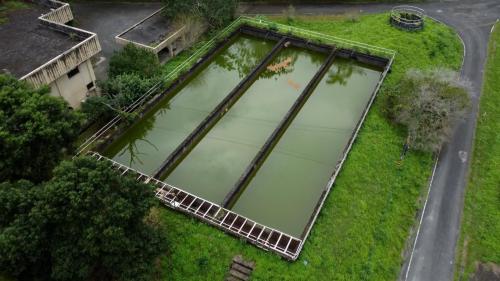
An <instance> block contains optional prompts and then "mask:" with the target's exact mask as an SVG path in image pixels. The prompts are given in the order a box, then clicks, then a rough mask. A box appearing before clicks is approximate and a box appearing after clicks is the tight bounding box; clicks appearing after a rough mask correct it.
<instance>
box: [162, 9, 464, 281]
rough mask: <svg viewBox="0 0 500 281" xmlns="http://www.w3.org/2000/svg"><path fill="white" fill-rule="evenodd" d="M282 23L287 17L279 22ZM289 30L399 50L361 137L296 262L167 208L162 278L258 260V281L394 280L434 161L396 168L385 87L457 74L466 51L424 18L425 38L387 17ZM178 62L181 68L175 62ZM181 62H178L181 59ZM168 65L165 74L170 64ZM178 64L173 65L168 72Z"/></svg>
mask: <svg viewBox="0 0 500 281" xmlns="http://www.w3.org/2000/svg"><path fill="white" fill-rule="evenodd" d="M277 20H279V21H281V22H284V20H283V19H279V18H278V19H277ZM293 25H295V26H298V27H302V28H306V29H310V30H315V31H319V32H323V33H326V34H331V35H335V36H339V37H343V38H346V39H352V40H357V41H361V42H365V43H369V44H374V45H378V46H382V47H386V48H391V49H394V50H396V51H397V52H398V55H397V57H396V60H395V63H394V65H393V68H392V73H391V74H390V75H389V76H388V77H387V79H386V81H385V83H384V86H383V88H382V91H381V92H380V93H379V98H378V99H377V100H376V101H375V103H374V105H373V107H372V109H371V110H370V112H369V114H368V116H367V119H366V120H365V123H364V125H363V128H362V129H361V131H360V134H359V136H358V138H357V140H356V142H355V144H354V146H353V148H352V150H351V152H350V154H349V157H348V159H347V161H346V162H345V164H344V167H343V168H342V171H341V173H340V175H339V176H338V178H337V181H336V186H335V188H334V189H333V190H332V192H331V193H330V195H329V197H328V198H327V200H326V203H325V205H324V206H323V209H322V211H321V214H320V215H319V217H318V220H317V221H316V224H315V226H314V227H313V229H312V233H311V235H310V237H309V239H308V240H307V242H306V244H305V246H304V249H303V251H302V253H301V255H300V257H299V259H298V260H297V261H296V262H293V263H290V262H286V261H284V260H282V259H280V258H279V257H278V256H277V255H275V254H272V253H266V252H264V251H262V250H259V249H257V248H256V247H254V246H251V245H249V244H247V243H246V242H244V241H240V240H238V239H236V238H234V237H231V236H229V235H227V234H224V233H223V232H222V231H220V230H217V229H215V228H214V227H210V226H208V225H205V224H204V223H202V222H200V221H198V220H196V219H193V218H189V217H187V216H185V215H183V214H179V213H177V212H175V211H172V210H170V209H166V208H165V209H163V212H162V217H163V219H164V220H165V223H166V224H167V227H168V230H169V234H168V237H166V239H167V240H168V241H169V243H170V249H169V251H168V256H167V257H165V258H164V260H163V261H162V265H161V266H162V270H163V271H164V276H162V277H161V278H159V279H163V280H222V279H223V277H224V275H225V274H226V272H227V270H228V266H229V264H230V261H231V259H232V257H233V256H234V255H236V254H243V255H244V257H245V258H247V259H252V260H255V261H256V269H255V271H254V273H253V275H252V276H253V277H252V280H395V279H396V278H397V275H398V272H399V270H400V264H401V262H402V256H401V253H402V251H403V249H404V246H405V241H406V239H407V238H408V235H409V230H410V228H411V226H412V224H413V223H414V220H415V214H416V211H417V209H418V208H419V206H420V202H419V196H420V195H421V194H423V192H424V191H426V187H427V183H428V178H429V176H430V173H431V167H432V164H433V159H432V155H430V154H424V153H415V152H412V153H410V154H409V155H408V156H407V158H406V159H405V160H404V163H403V165H402V166H400V167H398V166H397V165H396V160H397V159H398V157H399V153H400V150H401V146H402V143H403V142H404V139H405V132H404V131H403V130H402V129H401V128H396V127H394V126H392V125H391V124H390V123H389V122H388V121H387V120H386V119H385V118H384V116H383V113H382V110H383V102H382V100H383V96H384V89H385V88H387V86H390V85H394V84H396V83H398V81H399V80H400V78H401V77H402V75H403V74H404V73H405V71H406V70H407V69H409V68H421V69H425V68H431V67H434V66H443V67H450V68H452V69H456V70H458V69H459V67H460V65H461V60H462V45H461V43H460V41H459V39H458V37H457V36H456V34H455V33H454V32H453V31H452V30H450V29H449V28H448V27H446V26H444V25H441V24H438V23H435V22H432V21H431V20H428V24H427V25H426V28H425V30H424V31H422V32H417V33H408V32H404V31H400V30H397V29H394V28H392V27H391V26H390V25H389V24H388V15H387V14H381V15H368V16H362V17H360V18H359V19H355V20H353V19H352V18H351V19H349V20H346V19H343V18H342V17H311V18H298V19H296V20H295V21H294V22H293ZM171 63H172V64H173V63H176V62H175V61H172V62H171ZM177 63H178V62H177ZM165 67H169V66H168V65H167V66H165ZM170 67H172V65H171V66H170Z"/></svg>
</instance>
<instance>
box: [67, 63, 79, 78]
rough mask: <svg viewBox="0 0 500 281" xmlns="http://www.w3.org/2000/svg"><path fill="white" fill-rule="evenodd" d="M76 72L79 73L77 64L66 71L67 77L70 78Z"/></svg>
mask: <svg viewBox="0 0 500 281" xmlns="http://www.w3.org/2000/svg"><path fill="white" fill-rule="evenodd" d="M78 73H80V70H78V66H77V67H75V68H73V69H72V70H70V71H69V72H68V78H70V79H71V77H73V76H75V75H77V74H78Z"/></svg>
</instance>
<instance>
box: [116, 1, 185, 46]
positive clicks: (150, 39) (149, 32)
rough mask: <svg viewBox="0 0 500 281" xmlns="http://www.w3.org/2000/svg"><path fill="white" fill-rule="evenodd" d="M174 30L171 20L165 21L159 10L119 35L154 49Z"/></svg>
mask: <svg viewBox="0 0 500 281" xmlns="http://www.w3.org/2000/svg"><path fill="white" fill-rule="evenodd" d="M176 30H177V29H176V28H175V27H174V26H173V25H172V22H171V20H169V19H167V18H166V17H165V16H164V15H163V14H162V13H161V9H160V10H158V11H156V12H154V13H153V14H152V15H150V16H149V17H147V18H145V19H143V20H142V21H140V22H139V23H137V24H136V25H134V26H133V27H132V28H130V29H128V30H127V31H125V32H123V33H122V34H120V37H122V38H124V39H127V40H130V41H133V42H137V43H140V44H143V45H146V46H152V47H154V46H155V45H156V44H158V43H160V42H161V41H163V40H164V39H166V38H167V37H169V35H170V34H172V33H173V32H175V31H176Z"/></svg>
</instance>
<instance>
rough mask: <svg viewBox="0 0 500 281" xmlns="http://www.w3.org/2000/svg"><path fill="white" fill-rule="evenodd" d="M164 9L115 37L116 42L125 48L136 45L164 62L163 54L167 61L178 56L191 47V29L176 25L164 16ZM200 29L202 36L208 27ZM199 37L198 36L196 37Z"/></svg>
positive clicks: (184, 25) (183, 25)
mask: <svg viewBox="0 0 500 281" xmlns="http://www.w3.org/2000/svg"><path fill="white" fill-rule="evenodd" d="M163 9H164V8H160V9H158V10H156V11H155V12H153V13H152V14H151V15H149V16H147V17H146V18H144V19H142V20H140V21H139V22H137V23H136V24H134V25H132V26H131V27H129V28H127V29H126V30H125V31H123V32H122V33H120V34H118V35H117V36H115V40H116V42H117V43H118V44H119V45H123V46H124V45H127V44H134V45H135V46H137V47H139V48H143V49H146V50H148V51H150V52H152V53H154V54H156V55H157V57H158V58H159V59H160V60H162V59H161V58H160V56H161V54H166V56H163V57H165V59H169V58H172V57H174V56H176V55H177V54H178V53H180V52H181V51H182V50H184V48H186V47H187V46H188V45H189V43H188V42H186V36H187V35H189V34H190V31H189V27H188V26H186V24H180V23H177V24H176V23H175V22H173V21H172V20H171V19H168V18H166V17H165V16H164V15H163V14H162V11H163ZM200 29H201V30H200V31H199V32H200V34H201V33H202V32H203V31H204V30H205V29H206V26H202V27H200ZM198 35H199V34H196V36H198ZM165 51H166V52H165Z"/></svg>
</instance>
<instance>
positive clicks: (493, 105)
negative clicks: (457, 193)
mask: <svg viewBox="0 0 500 281" xmlns="http://www.w3.org/2000/svg"><path fill="white" fill-rule="evenodd" d="M499 77H500V24H497V25H496V27H495V30H494V32H493V33H492V34H491V39H490V43H489V49H488V60H487V64H486V68H485V75H484V84H483V90H482V94H481V101H480V105H479V114H478V120H477V129H476V136H475V140H474V151H473V156H472V163H471V173H470V177H469V183H468V186H467V189H466V194H465V207H464V215H463V222H462V223H463V224H462V235H461V243H460V245H461V251H457V254H458V255H459V256H458V258H459V263H458V264H461V265H462V266H465V268H462V269H463V270H464V272H463V274H459V275H461V278H460V279H461V280H469V278H470V276H471V275H472V273H473V272H474V271H475V268H476V264H477V263H478V262H480V263H489V262H492V263H496V264H497V265H500V172H499V171H500V134H499V133H498V132H500V121H499V119H500V107H499V105H500V79H499ZM462 269H460V270H459V272H461V270H462Z"/></svg>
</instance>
